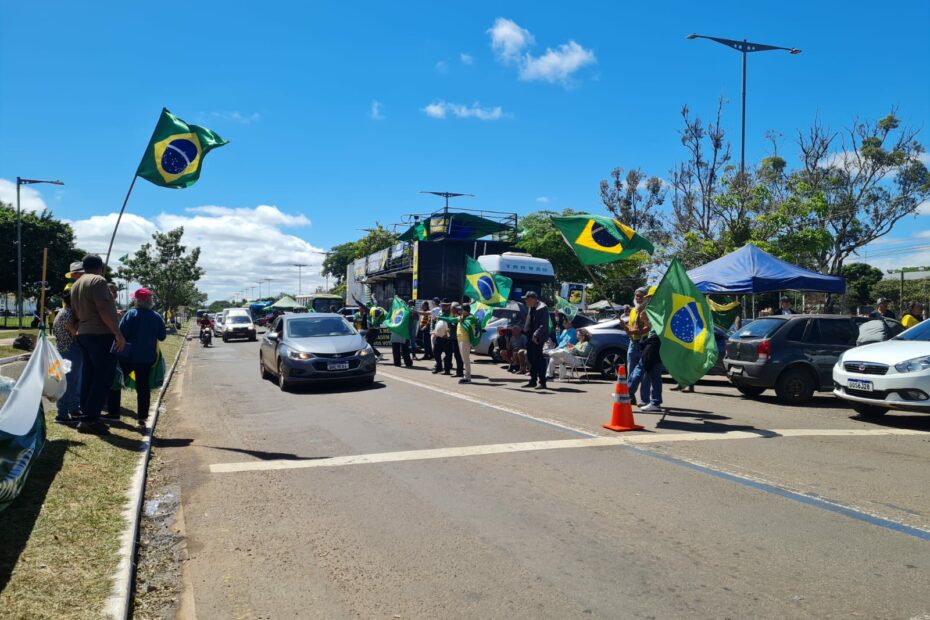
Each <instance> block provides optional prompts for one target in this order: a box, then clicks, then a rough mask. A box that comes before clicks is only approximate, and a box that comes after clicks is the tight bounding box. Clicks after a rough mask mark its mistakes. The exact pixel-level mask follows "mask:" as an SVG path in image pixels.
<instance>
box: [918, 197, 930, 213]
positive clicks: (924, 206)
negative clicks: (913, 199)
mask: <svg viewBox="0 0 930 620" xmlns="http://www.w3.org/2000/svg"><path fill="white" fill-rule="evenodd" d="M917 214H918V215H930V200H924V201H923V202H922V203H920V204H919V205H917Z"/></svg>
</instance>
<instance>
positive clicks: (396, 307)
mask: <svg viewBox="0 0 930 620" xmlns="http://www.w3.org/2000/svg"><path fill="white" fill-rule="evenodd" d="M409 316H410V308H408V307H407V304H405V303H404V300H403V299H401V298H400V297H398V296H397V295H395V296H394V302H393V303H392V304H391V316H389V317H388V320H387V324H386V327H387V328H388V329H389V330H391V331H392V332H393V333H395V334H397V335H398V336H407V335H408V334H409V333H410V325H409V318H408V317H409Z"/></svg>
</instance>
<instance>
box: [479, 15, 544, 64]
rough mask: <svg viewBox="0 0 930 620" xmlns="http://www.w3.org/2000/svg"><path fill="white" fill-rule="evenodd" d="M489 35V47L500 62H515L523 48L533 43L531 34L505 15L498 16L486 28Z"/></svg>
mask: <svg viewBox="0 0 930 620" xmlns="http://www.w3.org/2000/svg"><path fill="white" fill-rule="evenodd" d="M488 32H489V33H490V35H491V49H493V50H494V53H495V54H497V57H498V59H500V61H501V62H504V63H509V62H516V61H518V60H519V59H520V56H521V55H522V54H523V50H525V49H526V48H527V47H529V46H530V45H532V44H533V43H534V39H533V35H532V34H530V32H529V30H524V29H523V28H521V27H520V26H518V25H517V24H516V22H514V21H512V20H509V19H507V18H505V17H498V18H497V19H496V20H494V25H493V26H491V28H489V29H488Z"/></svg>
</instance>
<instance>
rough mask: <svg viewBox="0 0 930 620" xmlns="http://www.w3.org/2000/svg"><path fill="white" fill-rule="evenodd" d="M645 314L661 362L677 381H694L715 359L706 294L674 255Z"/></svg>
mask: <svg viewBox="0 0 930 620" xmlns="http://www.w3.org/2000/svg"><path fill="white" fill-rule="evenodd" d="M646 315H647V316H648V317H649V321H650V322H651V323H652V329H653V331H654V332H655V333H656V334H658V336H659V340H660V341H661V347H660V349H659V355H660V356H661V358H662V364H663V365H664V366H665V368H666V370H668V374H670V375H671V376H672V378H673V379H675V381H677V382H678V383H679V385H694V384H695V383H697V381H698V379H700V378H701V377H703V376H704V375H705V374H707V371H708V370H710V369H711V368H712V367H713V365H714V364H715V363H716V362H717V355H718V353H717V343H716V341H715V340H714V324H713V322H712V316H711V311H710V306H708V305H707V298H705V297H704V295H703V293H701V291H699V290H698V289H697V287H696V286H694V283H693V282H692V281H691V280H690V279H688V274H687V273H686V272H685V268H684V267H682V265H681V263H680V262H679V261H678V259H677V258H675V259H672V264H671V265H669V267H668V271H666V272H665V275H664V276H663V277H662V281H661V282H659V285H658V286H657V287H656V292H655V293H654V294H653V296H652V300H651V301H650V302H649V305H648V306H646Z"/></svg>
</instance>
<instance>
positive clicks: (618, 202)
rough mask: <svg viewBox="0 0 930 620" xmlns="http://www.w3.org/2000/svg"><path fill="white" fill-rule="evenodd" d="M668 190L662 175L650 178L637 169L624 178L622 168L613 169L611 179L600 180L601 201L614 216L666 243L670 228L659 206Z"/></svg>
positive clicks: (648, 235)
mask: <svg viewBox="0 0 930 620" xmlns="http://www.w3.org/2000/svg"><path fill="white" fill-rule="evenodd" d="M665 194H666V189H665V185H664V183H663V182H662V179H660V178H659V177H647V176H646V174H645V173H644V172H643V171H642V170H641V169H639V168H634V169H632V170H630V171H629V172H627V174H626V178H625V179H624V177H623V168H614V169H613V170H611V172H610V180H609V181H608V180H606V179H605V180H602V181H601V202H603V203H604V206H605V207H607V210H608V211H609V212H610V213H611V215H613V216H614V217H615V218H617V219H618V220H620V221H621V222H623V223H624V224H626V225H627V226H630V227H631V228H632V229H633V230H635V231H637V232H638V233H640V234H641V235H643V236H644V237H646V238H647V239H649V240H650V241H652V242H653V243H665V242H666V241H667V240H668V236H669V235H668V231H667V230H666V227H665V224H664V222H663V220H662V214H661V213H660V212H659V207H660V206H662V204H663V203H664V202H665Z"/></svg>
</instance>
